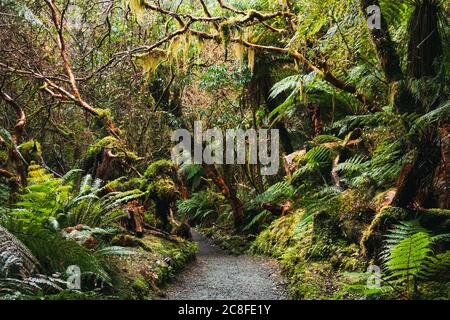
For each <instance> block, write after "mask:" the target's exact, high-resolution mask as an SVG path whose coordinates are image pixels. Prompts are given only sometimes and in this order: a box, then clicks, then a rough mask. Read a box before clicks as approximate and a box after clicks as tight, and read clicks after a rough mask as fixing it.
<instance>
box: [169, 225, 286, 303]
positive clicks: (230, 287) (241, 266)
mask: <svg viewBox="0 0 450 320" xmlns="http://www.w3.org/2000/svg"><path fill="white" fill-rule="evenodd" d="M193 237H194V240H195V241H196V242H197V244H198V246H199V251H198V253H197V259H196V260H195V262H193V263H192V264H190V265H189V266H188V267H187V268H186V269H185V270H184V271H183V272H182V273H180V274H179V275H178V276H177V277H176V279H174V281H173V284H172V285H171V286H170V287H169V288H168V290H167V292H166V294H167V297H166V298H167V299H170V300H286V299H288V294H287V289H286V285H287V282H286V280H285V279H284V278H283V277H282V276H281V274H280V270H279V266H278V264H277V263H276V262H275V261H274V260H272V259H267V258H262V257H255V256H248V255H241V256H233V255H230V254H228V253H227V252H225V251H224V250H222V249H220V248H218V247H216V246H214V245H212V244H211V242H210V240H209V239H208V238H206V237H205V236H203V235H201V234H199V233H198V232H196V231H193Z"/></svg>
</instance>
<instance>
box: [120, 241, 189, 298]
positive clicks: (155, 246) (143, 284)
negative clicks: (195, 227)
mask: <svg viewBox="0 0 450 320" xmlns="http://www.w3.org/2000/svg"><path fill="white" fill-rule="evenodd" d="M113 243H114V244H119V245H122V246H126V247H130V248H132V249H131V250H133V251H134V252H135V254H134V255H132V256H129V257H121V258H118V257H117V258H114V263H115V265H116V266H117V269H118V270H120V272H121V274H122V276H123V277H124V278H125V281H124V284H123V285H122V287H121V288H120V289H119V290H120V295H121V296H123V295H125V296H126V297H125V298H126V299H133V300H150V299H154V298H156V297H157V296H160V295H162V292H161V288H162V287H164V286H165V284H166V283H167V282H168V281H170V280H171V279H172V278H173V277H174V275H175V273H176V272H178V271H180V270H181V269H183V268H184V267H185V266H186V265H187V264H188V263H189V262H190V261H192V260H193V259H194V258H195V254H196V252H197V246H196V245H195V244H194V243H192V242H190V241H186V240H184V239H181V238H173V239H170V240H169V239H164V238H162V237H158V236H154V235H146V236H145V237H144V238H142V239H137V238H135V237H132V236H122V237H120V238H116V239H114V240H113ZM130 289H131V290H130Z"/></svg>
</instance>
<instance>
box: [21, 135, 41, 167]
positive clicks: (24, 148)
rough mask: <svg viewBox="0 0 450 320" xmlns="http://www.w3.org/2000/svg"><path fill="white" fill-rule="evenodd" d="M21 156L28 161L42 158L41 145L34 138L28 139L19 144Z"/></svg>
mask: <svg viewBox="0 0 450 320" xmlns="http://www.w3.org/2000/svg"><path fill="white" fill-rule="evenodd" d="M19 150H20V153H21V154H22V157H23V158H24V159H25V160H26V161H27V162H28V163H31V162H32V161H40V160H41V158H42V146H41V144H40V143H39V142H38V141H36V140H30V141H27V142H24V143H22V144H21V145H20V146H19Z"/></svg>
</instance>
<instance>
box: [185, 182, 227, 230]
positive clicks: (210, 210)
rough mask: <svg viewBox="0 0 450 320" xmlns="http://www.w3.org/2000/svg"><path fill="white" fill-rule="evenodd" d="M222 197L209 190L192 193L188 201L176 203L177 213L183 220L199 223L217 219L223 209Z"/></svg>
mask: <svg viewBox="0 0 450 320" xmlns="http://www.w3.org/2000/svg"><path fill="white" fill-rule="evenodd" d="M224 200H225V199H224V197H223V196H222V195H221V194H219V193H216V192H213V191H211V190H206V191H201V192H198V193H194V194H193V195H192V196H191V197H190V198H189V199H186V200H183V201H179V202H178V204H177V205H178V212H179V213H180V214H181V215H182V216H184V217H185V218H187V217H189V218H191V219H195V220H197V221H200V222H205V221H208V220H210V218H211V217H214V216H215V217H217V216H218V214H219V213H220V212H221V211H222V210H224V209H225V207H226V206H225V205H224V204H223V202H224Z"/></svg>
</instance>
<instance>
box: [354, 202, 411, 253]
mask: <svg viewBox="0 0 450 320" xmlns="http://www.w3.org/2000/svg"><path fill="white" fill-rule="evenodd" d="M408 216H410V213H409V212H408V211H407V210H405V209H402V208H397V207H391V206H388V207H385V208H383V209H381V210H380V211H379V212H378V213H377V214H376V216H375V218H374V219H373V220H372V223H371V224H370V225H369V226H368V227H367V229H366V230H365V231H364V233H363V235H362V237H361V242H360V244H361V248H362V250H363V251H362V253H363V255H365V256H372V257H373V256H376V255H377V254H378V253H379V252H380V250H381V248H382V241H383V235H384V233H385V232H386V230H388V229H389V228H390V227H391V226H393V225H394V224H396V223H398V222H399V221H403V220H405V219H407V217H408Z"/></svg>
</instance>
